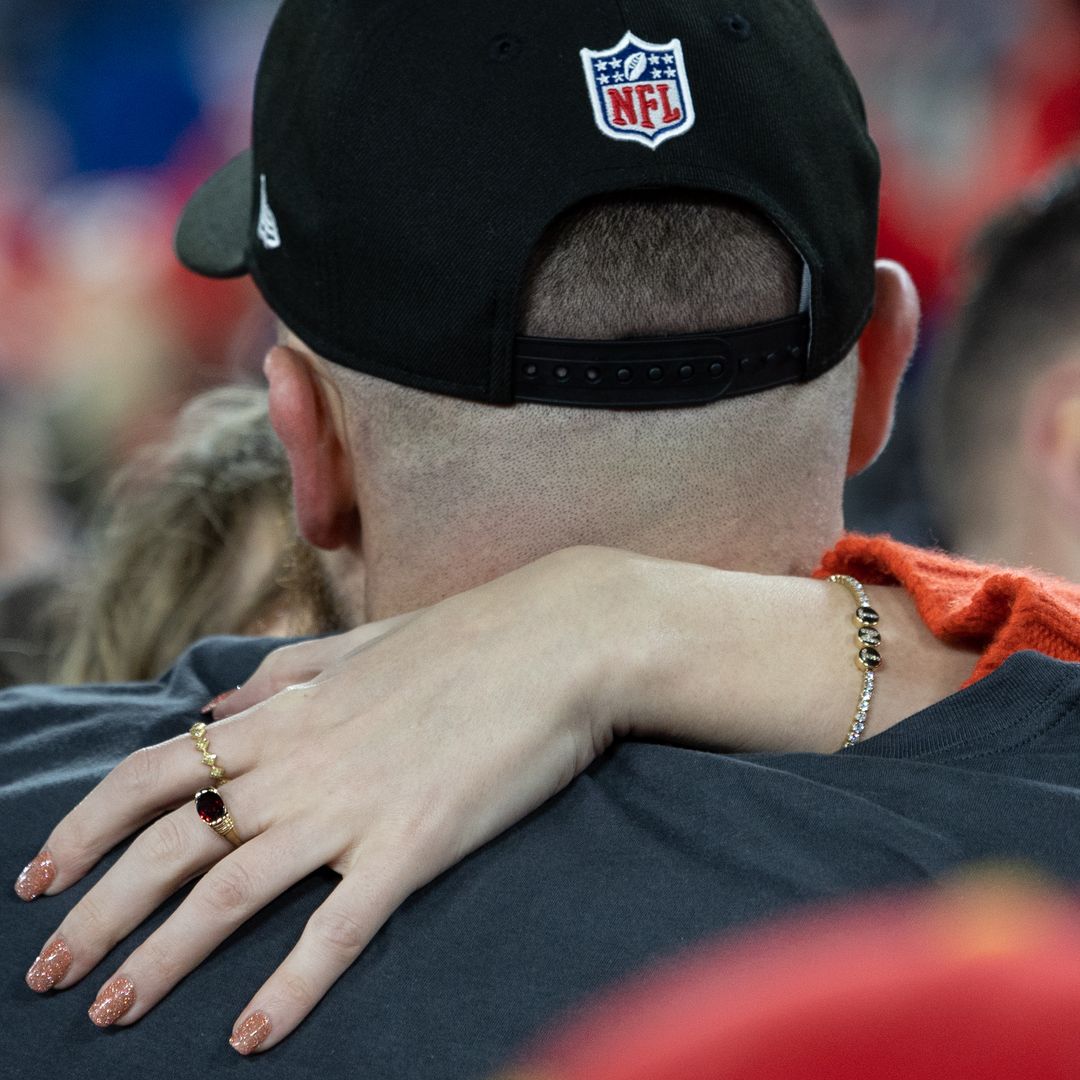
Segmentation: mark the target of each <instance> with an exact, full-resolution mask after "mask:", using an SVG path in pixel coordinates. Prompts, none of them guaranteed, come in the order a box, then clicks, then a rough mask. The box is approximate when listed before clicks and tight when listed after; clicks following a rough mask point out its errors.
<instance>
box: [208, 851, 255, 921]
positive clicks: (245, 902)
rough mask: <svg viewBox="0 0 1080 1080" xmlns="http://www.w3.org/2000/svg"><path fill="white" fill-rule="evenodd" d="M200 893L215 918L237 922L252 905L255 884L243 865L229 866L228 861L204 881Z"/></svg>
mask: <svg viewBox="0 0 1080 1080" xmlns="http://www.w3.org/2000/svg"><path fill="white" fill-rule="evenodd" d="M200 892H201V894H202V895H201V897H200V899H201V900H202V902H203V903H204V904H205V905H206V907H207V908H209V910H210V911H211V912H212V913H213V914H214V915H215V916H217V917H218V918H219V919H221V920H222V921H224V922H236V921H239V920H241V919H242V918H243V916H244V913H245V912H246V911H247V910H248V908H249V907H250V905H251V903H252V899H253V897H254V896H255V883H254V882H253V881H252V879H251V875H250V874H249V873H248V871H247V870H246V869H245V868H244V867H243V866H242V865H241V864H239V863H237V864H236V865H229V861H226V862H224V863H221V864H219V866H218V867H217V868H216V869H215V870H214V871H213V872H212V873H211V874H209V875H208V876H207V877H206V878H205V879H204V880H203V882H202V885H201V886H200Z"/></svg>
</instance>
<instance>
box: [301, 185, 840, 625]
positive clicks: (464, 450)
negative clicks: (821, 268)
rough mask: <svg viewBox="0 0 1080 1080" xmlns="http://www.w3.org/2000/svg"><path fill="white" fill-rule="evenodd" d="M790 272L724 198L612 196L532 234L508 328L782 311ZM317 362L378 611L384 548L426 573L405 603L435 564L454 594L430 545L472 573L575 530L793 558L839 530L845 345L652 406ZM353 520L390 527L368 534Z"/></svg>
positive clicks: (685, 327)
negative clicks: (792, 374) (345, 462)
mask: <svg viewBox="0 0 1080 1080" xmlns="http://www.w3.org/2000/svg"><path fill="white" fill-rule="evenodd" d="M447 272H448V273H453V268H452V267H449V268H448V270H447ZM801 273H802V266H801V262H800V260H799V259H798V258H797V256H796V255H795V253H794V252H793V250H792V249H791V247H790V246H789V245H788V243H787V242H786V240H785V239H784V238H783V236H781V235H780V234H779V233H778V232H777V230H776V229H775V228H773V227H772V226H771V225H770V224H769V223H768V222H767V221H765V220H764V219H763V218H762V217H761V216H760V215H758V214H757V213H755V212H754V211H752V210H750V209H748V208H746V207H745V206H743V205H742V204H740V203H737V202H734V201H730V200H724V199H720V198H716V197H712V196H698V195H696V194H692V193H681V192H680V193H674V192H657V193H651V194H642V195H626V196H619V197H616V198H610V199H605V200H601V201H594V202H590V203H587V204H584V205H582V206H580V207H578V208H577V209H575V210H573V211H571V212H570V213H568V214H566V215H564V216H563V217H562V218H560V219H559V220H558V221H556V222H555V223H554V225H553V226H552V227H551V228H550V229H549V230H548V233H547V235H546V236H545V237H544V238H543V240H542V241H541V243H540V244H539V246H538V247H537V250H536V252H535V254H534V256H533V258H532V260H531V262H530V264H529V266H528V269H527V272H526V274H525V278H524V280H523V283H522V291H521V297H522V300H521V315H520V329H521V331H522V332H523V333H525V334H529V335H535V336H548V337H571V338H619V337H627V336H641V335H660V334H679V333H695V332H702V331H709V330H714V331H722V330H726V329H731V328H734V327H742V326H748V325H751V324H753V323H757V322H764V321H768V320H772V319H779V318H782V317H785V316H788V315H791V314H793V313H795V312H796V311H797V310H798V306H799V291H800V285H801ZM321 366H322V368H323V372H324V374H325V376H326V377H327V378H329V379H330V380H331V381H332V382H333V383H334V385H335V386H336V387H337V388H338V390H339V392H340V395H341V399H342V402H343V406H344V412H345V414H346V416H347V418H348V419H347V426H348V429H349V432H350V442H351V452H352V456H353V460H354V461H355V468H356V473H357V476H356V481H357V489H358V495H359V499H360V506H361V513H362V515H363V516H364V518H365V530H366V531H365V539H364V545H363V555H364V560H365V564H366V565H367V566H368V568H369V572H370V576H369V578H368V580H369V582H370V583H371V585H372V587H373V588H374V592H375V595H374V596H373V597H372V602H373V605H374V606H373V608H372V610H371V611H370V612H369V614H374V615H379V614H383V613H384V611H385V610H386V609H385V608H384V607H382V606H381V605H380V602H379V596H378V589H377V587H376V586H375V583H376V582H377V581H379V580H382V579H384V578H385V577H386V576H387V574H388V573H389V575H390V576H392V573H393V567H394V565H395V564H400V565H402V566H408V567H410V570H411V572H413V573H414V574H415V572H416V570H417V568H421V569H420V573H421V577H426V578H427V580H426V581H425V582H423V583H422V584H420V585H419V586H418V589H417V602H420V597H421V596H423V597H424V598H425V599H426V598H429V597H430V594H431V582H432V581H435V580H438V581H440V582H445V587H441V588H440V592H443V593H446V594H448V593H452V592H455V591H457V589H458V587H459V586H460V582H458V581H457V580H456V578H455V573H454V566H453V565H452V564H450V563H449V562H448V560H449V559H450V558H451V556H450V554H449V553H451V552H455V551H460V550H462V549H463V548H467V549H468V550H469V551H470V553H471V554H470V567H469V569H470V570H471V571H473V572H474V573H475V571H476V568H477V566H478V565H480V573H481V574H482V575H486V576H492V575H493V574H495V573H499V572H501V571H503V570H505V569H509V568H511V567H512V566H515V565H520V564H521V563H522V562H524V561H527V560H529V559H531V558H535V557H538V556H539V555H542V554H545V553H547V552H549V551H552V550H556V549H558V548H561V547H566V546H570V545H573V544H582V543H588V544H604V545H610V546H622V547H627V548H633V549H635V550H641V551H649V552H652V553H655V554H659V555H664V556H667V557H671V558H682V559H689V560H692V561H698V562H716V561H717V560H718V559H720V558H722V559H723V564H724V565H725V566H728V567H731V568H740V567H742V568H746V569H763V570H766V569H771V570H775V571H790V570H794V571H796V572H807V571H809V570H810V569H812V564H813V563H814V562H815V561H816V559H817V557H818V556H819V555H820V553H821V551H822V550H824V548H825V547H827V546H828V544H829V543H831V542H832V541H833V540H834V539H835V537H836V535H837V534H838V532H839V530H840V527H841V519H840V503H841V489H842V484H843V478H844V474H845V467H846V463H847V455H848V448H849V438H850V431H851V413H852V407H853V401H854V390H855V382H856V365H855V364H854V363H853V362H852V361H851V360H850V359H849V360H848V361H845V362H844V363H842V364H840V365H839V366H837V367H836V368H835V369H833V370H832V371H830V372H828V373H827V374H825V375H824V376H822V377H820V378H818V379H815V380H813V381H812V382H809V383H806V384H801V385H793V386H785V387H779V388H777V389H773V390H769V391H767V392H764V393H758V394H755V395H751V396H747V397H742V398H735V399H731V400H725V401H721V402H717V403H715V404H713V405H708V406H702V407H697V408H682V409H654V410H602V409H575V408H560V407H553V406H546V405H532V404H519V405H516V406H513V407H501V406H493V405H488V404H480V403H476V402H470V401H464V400H459V399H455V398H450V397H445V396H441V395H435V394H428V393H424V392H422V391H418V390H414V389H410V388H405V387H401V386H397V385H396V384H393V383H390V382H386V381H383V380H380V379H377V378H374V377H371V376H367V375H364V374H360V373H357V372H354V371H351V370H347V369H344V368H341V367H338V366H335V365H332V364H329V363H326V362H322V365H321ZM369 519H374V520H378V521H380V522H393V523H394V524H393V525H392V526H391V527H387V528H382V527H380V528H379V529H370V530H367V525H368V521H369ZM485 559H488V560H489V563H488V564H487V565H484V562H485ZM398 591H400V590H398ZM407 602H408V601H406V603H407Z"/></svg>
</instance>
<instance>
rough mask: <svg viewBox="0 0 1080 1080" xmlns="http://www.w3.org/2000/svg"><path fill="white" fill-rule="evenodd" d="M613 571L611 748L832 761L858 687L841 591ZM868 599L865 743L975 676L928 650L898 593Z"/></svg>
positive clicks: (878, 592) (697, 571) (964, 663)
mask: <svg viewBox="0 0 1080 1080" xmlns="http://www.w3.org/2000/svg"><path fill="white" fill-rule="evenodd" d="M617 572H618V573H620V574H621V575H622V577H623V580H624V582H625V586H624V593H623V597H624V602H623V608H622V612H621V614H620V619H621V627H620V628H619V631H618V637H619V640H620V642H621V645H622V654H623V658H624V661H625V662H623V663H621V665H620V674H621V678H620V679H616V678H612V679H611V680H610V682H609V685H610V686H611V687H612V690H613V693H612V704H613V706H614V708H615V710H616V715H615V717H614V719H613V721H612V725H613V730H614V733H615V734H616V735H621V736H631V737H639V738H648V739H655V740H660V741H665V742H675V743H679V744H681V745H694V746H700V747H703V748H708V749H712V750H725V751H731V752H818V753H831V752H834V751H836V750H837V749H839V748H840V746H841V745H842V744H843V742H844V740H845V737H846V735H847V733H848V730H849V728H850V725H851V717H852V714H853V711H854V708H855V705H856V703H857V701H858V699H859V695H860V691H861V686H862V673H861V672H860V671H859V669H858V667H857V666H856V664H855V662H854V655H855V647H854V644H853V643H854V640H855V638H854V629H853V624H852V609H851V597H850V595H849V594H848V593H847V592H846V591H845V590H844V589H842V588H840V587H839V586H837V585H835V584H832V583H829V582H822V581H815V580H811V579H808V578H795V577H765V576H760V575H756V574H744V573H735V572H729V571H723V570H716V569H713V568H710V567H702V566H691V565H686V564H681V563H672V562H666V561H663V560H657V559H648V558H644V557H640V556H623V557H622V560H621V561H620V562H619V563H618V568H617ZM868 591H869V594H870V597H871V600H872V602H873V605H874V606H875V607H876V608H878V610H879V611H880V613H881V623H880V628H881V633H882V636H883V639H884V641H885V643H886V645H885V647H884V652H885V656H886V662H885V664H883V665H882V667H881V669H880V673H879V676H878V678H877V682H876V685H877V689H876V691H875V695H874V702H873V707H872V709H871V713H870V716H869V718H868V722H867V726H866V730H865V732H864V733H863V735H862V738H863V739H864V740H866V739H869V738H871V737H872V736H873V735H876V734H879V733H880V732H881V731H884V730H886V729H887V728H889V727H891V726H893V725H894V724H896V723H898V722H899V721H900V720H902V719H904V717H906V716H908V715H911V714H912V713H913V712H916V711H918V710H919V709H922V708H925V707H927V706H928V705H931V704H933V703H934V702H936V701H938V700H940V699H941V698H942V697H945V696H947V695H948V694H950V693H952V692H954V691H956V690H958V689H959V688H960V686H961V685H962V684H963V683H964V682H965V681H966V680H967V678H968V677H969V676H970V673H971V671H972V669H973V668H974V664H975V654H974V653H972V652H970V651H967V650H963V649H958V648H955V647H953V646H950V645H948V644H945V643H942V642H940V641H937V640H935V639H934V638H933V636H932V635H931V634H930V632H929V631H928V630H927V629H926V627H925V625H924V624H923V623H922V620H921V619H920V618H919V616H918V614H917V612H916V610H915V607H914V604H913V602H912V600H911V598H910V597H909V596H908V595H907V593H905V592H904V591H903V590H902V589H899V588H890V587H884V586H878V587H874V586H871V587H869V589H868ZM607 662H608V663H609V664H610V663H611V662H612V660H611V659H609V660H608V661H607Z"/></svg>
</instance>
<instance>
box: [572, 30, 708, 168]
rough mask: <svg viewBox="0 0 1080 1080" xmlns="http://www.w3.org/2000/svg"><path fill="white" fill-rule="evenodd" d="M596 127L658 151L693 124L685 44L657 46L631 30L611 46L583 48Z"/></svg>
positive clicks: (673, 41) (692, 103)
mask: <svg viewBox="0 0 1080 1080" xmlns="http://www.w3.org/2000/svg"><path fill="white" fill-rule="evenodd" d="M581 62H582V65H583V66H584V68H585V79H586V82H587V83H588V87H589V96H590V99H591V101H592V108H593V116H594V118H595V119H596V126H597V127H598V128H599V129H600V131H601V132H602V133H603V134H604V135H606V136H607V137H608V138H609V139H619V140H622V141H626V142H636V143H641V145H642V146H647V147H649V149H651V150H655V149H656V148H657V147H658V146H660V145H661V144H662V143H664V142H666V141H667V140H668V139H673V138H674V137H675V136H676V135H685V134H686V133H687V132H688V131H689V130H690V129H691V128H692V127H693V126H694V119H695V116H694V100H693V98H692V97H691V94H690V82H689V79H688V78H687V75H686V62H685V60H684V59H683V49H682V42H681V41H679V39H678V38H673V39H672V40H671V41H669V42H668V43H667V44H666V45H653V44H652V43H650V42H648V41H642V40H641V38H639V37H636V36H635V35H634V34H632V33H627V34H626V36H625V37H624V38H623V39H622V41H620V42H619V44H618V45H616V46H615V47H614V48H611V49H604V50H599V51H598V50H596V49H582V50H581Z"/></svg>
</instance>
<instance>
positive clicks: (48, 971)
mask: <svg viewBox="0 0 1080 1080" xmlns="http://www.w3.org/2000/svg"><path fill="white" fill-rule="evenodd" d="M69 967H71V950H70V949H69V948H68V947H67V943H66V942H65V941H64V939H63V938H57V939H56V940H55V941H54V942H52V943H51V944H49V945H47V946H46V947H45V948H44V949H42V950H41V955H40V956H39V957H38V958H37V959H36V960H35V961H34V962H33V963H32V964H31V965H30V970H29V971H28V972H27V973H26V985H27V986H29V987H30V989H31V990H33V991H34V993H35V994H44V993H45V991H46V990H51V989H52V988H53V987H54V986H55V985H56V984H57V983H58V982H59V981H60V980H61V979H62V978H63V977H64V976H65V975H66V974H67V972H68V968H69Z"/></svg>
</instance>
